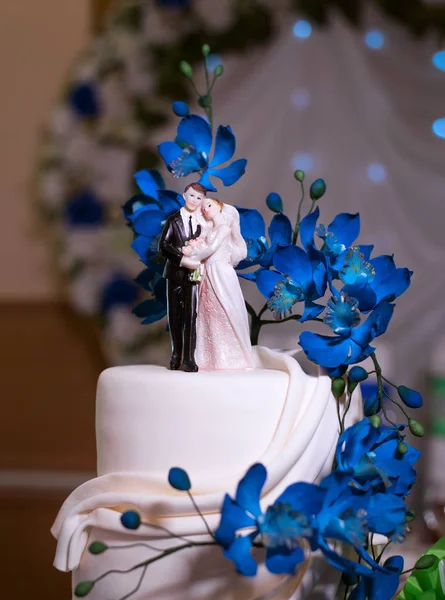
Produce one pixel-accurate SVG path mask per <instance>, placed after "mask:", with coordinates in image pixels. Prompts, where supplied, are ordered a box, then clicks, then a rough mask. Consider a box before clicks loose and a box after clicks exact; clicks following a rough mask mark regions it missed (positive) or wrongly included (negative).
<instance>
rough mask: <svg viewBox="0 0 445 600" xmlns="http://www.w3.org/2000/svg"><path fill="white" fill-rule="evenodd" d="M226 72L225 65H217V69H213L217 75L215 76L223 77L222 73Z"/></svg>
mask: <svg viewBox="0 0 445 600" xmlns="http://www.w3.org/2000/svg"><path fill="white" fill-rule="evenodd" d="M223 73H224V67H223V66H222V65H217V66H216V67H215V70H214V71H213V74H214V75H215V77H221V75H222V74H223Z"/></svg>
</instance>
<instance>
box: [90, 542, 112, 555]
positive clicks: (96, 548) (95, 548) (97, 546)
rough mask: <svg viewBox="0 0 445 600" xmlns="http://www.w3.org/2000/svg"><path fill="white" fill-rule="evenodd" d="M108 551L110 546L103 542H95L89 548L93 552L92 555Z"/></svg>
mask: <svg viewBox="0 0 445 600" xmlns="http://www.w3.org/2000/svg"><path fill="white" fill-rule="evenodd" d="M107 549H108V546H107V545H106V544H104V543H103V542H93V543H92V544H90V545H89V547H88V551H89V552H91V554H102V552H105V550H107Z"/></svg>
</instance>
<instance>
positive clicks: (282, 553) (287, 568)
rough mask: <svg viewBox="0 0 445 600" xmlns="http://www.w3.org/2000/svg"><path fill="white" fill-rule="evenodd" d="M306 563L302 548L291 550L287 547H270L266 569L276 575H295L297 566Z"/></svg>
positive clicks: (267, 553)
mask: <svg viewBox="0 0 445 600" xmlns="http://www.w3.org/2000/svg"><path fill="white" fill-rule="evenodd" d="M303 561H304V552H303V550H302V549H301V548H300V547H297V548H295V549H294V550H289V548H287V547H285V546H282V547H280V546H278V547H274V548H271V547H268V548H267V552H266V562H265V564H266V568H267V570H268V571H270V572H271V573H273V574H274V575H283V574H287V575H295V571H296V568H297V565H299V564H300V563H302V562H303Z"/></svg>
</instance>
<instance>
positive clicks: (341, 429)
mask: <svg viewBox="0 0 445 600" xmlns="http://www.w3.org/2000/svg"><path fill="white" fill-rule="evenodd" d="M347 398H348V399H349V402H348V403H347V404H345V410H344V411H343V417H342V419H341V424H340V435H341V434H342V433H343V431H344V430H345V420H346V415H347V414H348V411H349V409H350V408H351V404H352V394H349V393H348V394H347Z"/></svg>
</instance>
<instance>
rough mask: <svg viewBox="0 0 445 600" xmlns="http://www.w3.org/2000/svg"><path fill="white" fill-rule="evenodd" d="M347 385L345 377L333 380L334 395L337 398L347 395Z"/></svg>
mask: <svg viewBox="0 0 445 600" xmlns="http://www.w3.org/2000/svg"><path fill="white" fill-rule="evenodd" d="M345 387H346V383H345V380H344V379H343V377H336V378H335V379H333V380H332V393H333V394H334V396H335V397H336V398H337V400H338V398H340V397H341V396H343V394H344V393H345Z"/></svg>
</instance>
